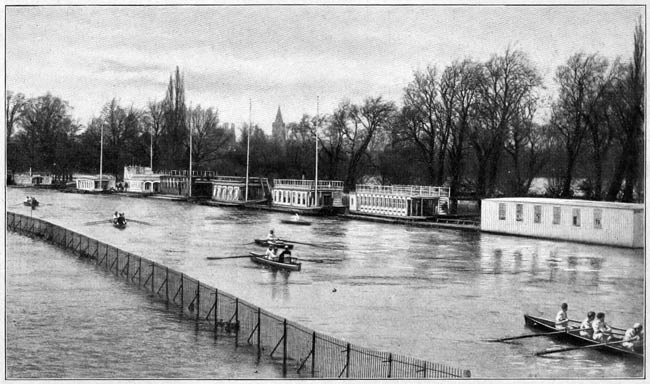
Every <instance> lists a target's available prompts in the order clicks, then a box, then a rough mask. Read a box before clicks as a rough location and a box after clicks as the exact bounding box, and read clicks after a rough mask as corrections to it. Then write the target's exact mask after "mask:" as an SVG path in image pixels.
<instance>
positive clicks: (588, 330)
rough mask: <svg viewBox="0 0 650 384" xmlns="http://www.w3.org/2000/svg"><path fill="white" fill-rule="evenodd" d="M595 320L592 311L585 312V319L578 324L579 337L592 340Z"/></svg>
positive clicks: (594, 314)
mask: <svg viewBox="0 0 650 384" xmlns="http://www.w3.org/2000/svg"><path fill="white" fill-rule="evenodd" d="M595 318H596V313H595V312H594V311H589V312H587V317H586V318H585V319H584V320H583V321H582V324H580V336H582V337H588V338H590V339H591V338H592V337H593V335H594V328H593V321H594V319H595Z"/></svg>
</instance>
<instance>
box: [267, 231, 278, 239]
mask: <svg viewBox="0 0 650 384" xmlns="http://www.w3.org/2000/svg"><path fill="white" fill-rule="evenodd" d="M278 240H279V239H278V237H277V236H275V232H274V231H273V229H271V230H270V231H269V234H268V235H266V241H268V242H276V241H278Z"/></svg>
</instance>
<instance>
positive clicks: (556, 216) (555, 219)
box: [553, 207, 561, 224]
mask: <svg viewBox="0 0 650 384" xmlns="http://www.w3.org/2000/svg"><path fill="white" fill-rule="evenodd" d="M560 212H561V211H560V207H553V224H560Z"/></svg>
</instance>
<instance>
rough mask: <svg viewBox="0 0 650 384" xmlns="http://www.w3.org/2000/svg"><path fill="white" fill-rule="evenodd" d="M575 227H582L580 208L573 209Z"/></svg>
mask: <svg viewBox="0 0 650 384" xmlns="http://www.w3.org/2000/svg"><path fill="white" fill-rule="evenodd" d="M573 226H574V227H579V226H580V209H578V208H573Z"/></svg>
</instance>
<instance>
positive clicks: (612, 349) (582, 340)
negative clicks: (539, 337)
mask: <svg viewBox="0 0 650 384" xmlns="http://www.w3.org/2000/svg"><path fill="white" fill-rule="evenodd" d="M524 321H525V322H526V325H527V326H528V327H531V328H534V329H537V330H540V331H543V332H557V331H558V329H557V328H555V321H554V320H547V319H542V318H540V317H535V316H531V315H524ZM571 321H572V322H574V323H576V322H577V323H579V321H575V320H571ZM575 331H576V332H564V333H555V334H553V335H549V337H554V338H556V339H558V340H563V341H567V342H569V343H572V344H576V345H580V346H582V345H587V346H589V345H598V346H597V347H594V349H598V350H599V351H603V352H607V353H611V354H615V355H619V356H621V357H628V358H632V359H641V360H643V353H638V352H635V351H632V350H629V349H627V348H625V347H623V346H621V345H620V344H611V345H610V344H605V343H600V342H598V341H596V340H593V339H591V338H589V337H583V336H580V334H579V333H578V332H579V330H577V329H576V330H575Z"/></svg>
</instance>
